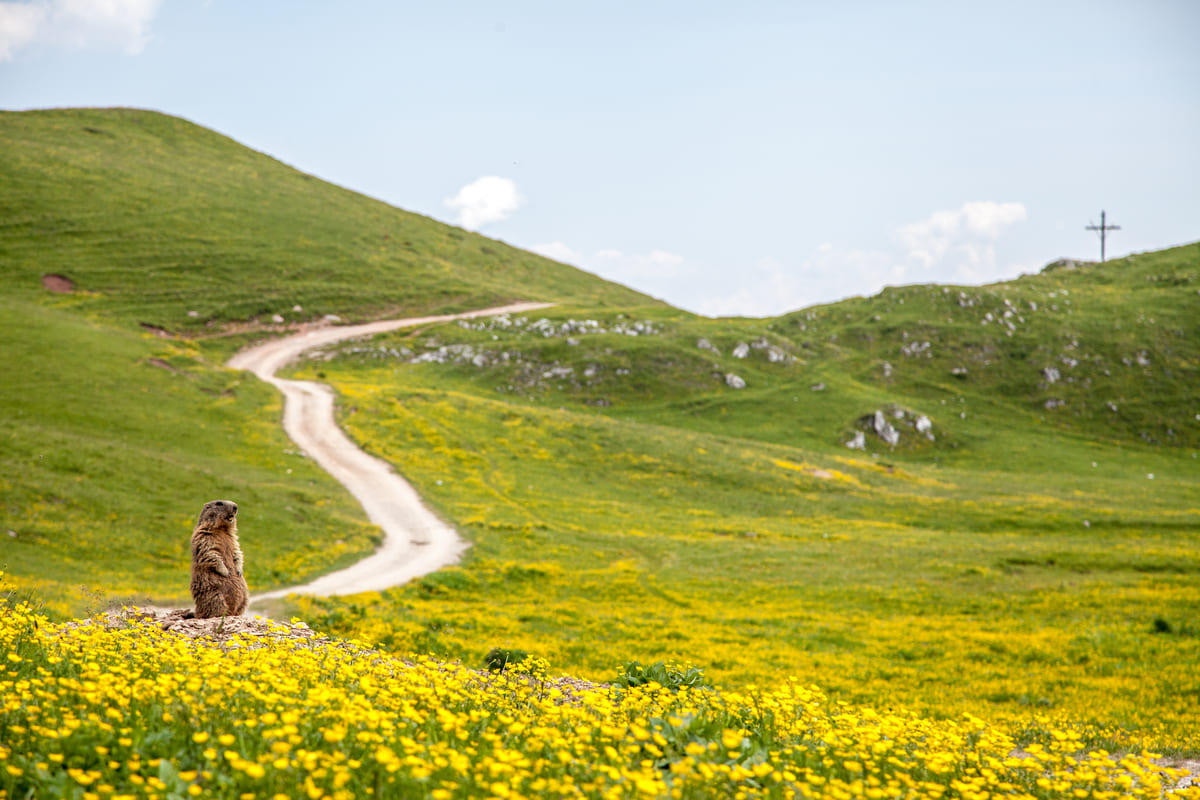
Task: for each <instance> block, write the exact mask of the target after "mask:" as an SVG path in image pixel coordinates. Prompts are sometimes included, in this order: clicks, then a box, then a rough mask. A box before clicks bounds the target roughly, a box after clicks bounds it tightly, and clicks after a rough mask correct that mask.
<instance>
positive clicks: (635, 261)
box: [589, 250, 683, 282]
mask: <svg viewBox="0 0 1200 800" xmlns="http://www.w3.org/2000/svg"><path fill="white" fill-rule="evenodd" d="M589 262H590V264H591V265H594V266H595V267H596V268H597V269H598V270H603V272H604V274H605V275H606V276H616V278H617V280H622V281H624V280H630V281H634V282H637V281H643V280H645V279H649V278H652V279H660V278H675V277H678V276H679V275H681V274H682V273H683V256H681V255H677V254H676V253H669V252H667V251H666V250H651V251H650V252H649V253H623V252H621V251H620V250H601V251H599V252H597V253H596V254H595V256H593V257H592V258H591V259H589Z"/></svg>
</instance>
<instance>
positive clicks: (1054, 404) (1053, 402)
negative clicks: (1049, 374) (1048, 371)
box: [1045, 397, 1067, 411]
mask: <svg viewBox="0 0 1200 800" xmlns="http://www.w3.org/2000/svg"><path fill="white" fill-rule="evenodd" d="M1066 404H1067V403H1066V401H1065V400H1059V399H1058V398H1056V397H1051V398H1050V399H1049V400H1047V401H1046V403H1045V405H1046V410H1047V411H1050V410H1052V409H1055V408H1061V407H1063V406H1065V405H1066Z"/></svg>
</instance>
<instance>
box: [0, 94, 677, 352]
mask: <svg viewBox="0 0 1200 800" xmlns="http://www.w3.org/2000/svg"><path fill="white" fill-rule="evenodd" d="M0 153H2V154H3V155H2V156H0V183H3V185H4V187H5V191H4V193H3V195H2V196H0V225H2V227H0V262H3V263H4V265H5V268H4V270H3V273H0V291H2V292H3V293H4V294H6V295H11V294H14V293H16V294H19V295H21V296H23V297H37V296H38V292H39V291H40V289H39V286H40V284H39V281H40V278H41V276H42V275H43V274H45V273H59V274H63V275H66V276H68V277H70V278H72V279H73V280H74V281H75V282H76V283H77V285H78V287H79V288H80V289H81V290H83V293H82V294H80V295H78V296H77V297H76V298H75V303H74V305H75V307H76V308H78V309H80V310H84V311H87V312H94V313H98V314H103V315H104V316H106V317H109V318H114V319H120V320H124V321H133V322H146V323H150V324H153V325H157V326H160V327H163V328H167V329H169V330H171V331H182V332H185V333H198V332H201V331H203V330H206V325H207V323H209V322H213V323H217V324H219V323H223V322H242V321H245V320H249V319H254V318H257V319H260V320H269V319H270V317H271V315H272V314H276V313H278V314H280V315H282V316H284V317H286V318H287V319H288V320H289V321H292V320H296V319H302V320H303V319H310V318H319V317H320V316H321V315H324V314H338V315H341V316H344V317H346V318H363V317H376V316H381V315H383V314H392V313H396V314H397V315H399V314H400V313H402V312H407V311H431V310H453V309H462V308H473V307H482V306H486V305H489V304H493V303H496V302H498V301H505V300H513V299H531V300H559V299H562V298H564V297H571V298H574V299H577V300H580V301H586V302H588V303H589V304H596V305H608V304H612V303H614V302H619V303H622V304H631V303H632V304H639V303H653V302H654V301H652V300H650V299H649V298H646V297H645V296H644V295H639V294H638V293H636V292H633V291H631V290H629V289H626V288H624V287H621V286H617V285H615V284H612V283H608V282H606V281H603V280H601V279H599V278H597V277H596V276H594V275H590V274H588V273H585V272H582V271H580V270H576V269H574V268H571V267H567V266H564V265H562V264H557V263H554V262H552V261H549V260H547V259H544V258H541V257H539V256H536V255H533V254H532V253H527V252H524V251H521V250H517V249H515V248H512V247H509V246H507V245H505V244H503V243H501V242H496V241H493V240H489V239H487V238H485V237H482V236H479V235H476V234H473V233H468V232H466V231H463V230H461V229H458V228H453V227H450V226H448V225H443V224H440V223H437V222H434V221H433V220H431V219H428V218H426V217H422V216H419V215H417V214H411V213H408V212H405V211H401V210H399V209H396V208H393V207H391V206H389V205H387V204H385V203H382V202H379V201H377V200H372V199H370V198H367V197H364V196H363V195H359V194H355V193H354V192H351V191H348V190H345V189H342V188H339V187H337V186H333V185H331V184H328V183H325V182H323V181H321V180H318V179H316V178H314V177H312V176H310V175H305V174H304V173H302V172H299V171H297V170H295V169H293V168H291V167H289V166H287V165H285V164H281V163H279V162H278V161H275V160H274V159H272V158H269V157H267V156H265V155H263V154H261V153H257V152H255V151H253V150H250V149H247V148H246V147H244V146H242V145H239V144H238V143H236V142H234V141H233V140H231V139H228V138H226V137H224V136H221V135H219V134H217V133H215V132H213V131H210V130H207V129H205V128H202V127H200V126H198V125H194V124H192V123H189V122H187V121H185V120H181V119H178V118H175V117H169V116H165V115H162V114H157V113H153V112H147V111H133V110H128V109H87V110H55V111H29V112H0ZM295 305H301V306H302V308H303V311H302V312H293V311H292V308H293V306H295ZM189 310H190V311H196V312H198V315H197V316H195V317H189V316H188V315H187V312H188V311H189Z"/></svg>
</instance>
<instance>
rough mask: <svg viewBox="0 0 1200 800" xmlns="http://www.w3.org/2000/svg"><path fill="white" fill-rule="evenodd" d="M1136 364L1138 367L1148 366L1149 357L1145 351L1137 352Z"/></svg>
mask: <svg viewBox="0 0 1200 800" xmlns="http://www.w3.org/2000/svg"><path fill="white" fill-rule="evenodd" d="M1137 364H1138V366H1139V367H1148V366H1150V355H1149V354H1148V353H1147V352H1146V351H1145V350H1139V351H1138V354H1137Z"/></svg>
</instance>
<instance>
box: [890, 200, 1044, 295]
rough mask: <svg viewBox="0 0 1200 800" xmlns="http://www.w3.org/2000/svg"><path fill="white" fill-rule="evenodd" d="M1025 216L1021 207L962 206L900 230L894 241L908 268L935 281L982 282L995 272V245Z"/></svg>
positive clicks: (993, 204)
mask: <svg viewBox="0 0 1200 800" xmlns="http://www.w3.org/2000/svg"><path fill="white" fill-rule="evenodd" d="M1027 216H1028V214H1027V213H1026V211H1025V206H1024V205H1023V204H1022V203H996V202H992V201H990V200H989V201H983V202H975V203H964V204H963V206H962V207H961V208H959V209H956V210H951V211H935V212H934V213H933V214H931V215H930V216H929V217H928V218H927V219H923V220H921V221H920V222H913V223H910V224H908V225H902V226H900V228H899V229H897V231H896V240H897V241H898V242H899V243H900V246H901V247H902V248H903V249H904V251H905V258H906V260H907V261H908V262H909V263H910V264H913V265H915V266H917V267H920V268H921V270H923V271H925V272H933V273H935V275H934V277H939V278H943V279H945V278H951V277H953V278H957V279H960V280H966V281H976V280H982V279H984V278H987V277H990V276H991V275H992V273H994V272H995V269H996V241H997V240H998V239H999V238H1000V236H1001V234H1002V233H1004V232H1005V229H1007V228H1008V227H1009V226H1010V225H1013V224H1014V223H1017V222H1021V221H1022V220H1024V219H1026V217H1027ZM948 270H949V272H948Z"/></svg>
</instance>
